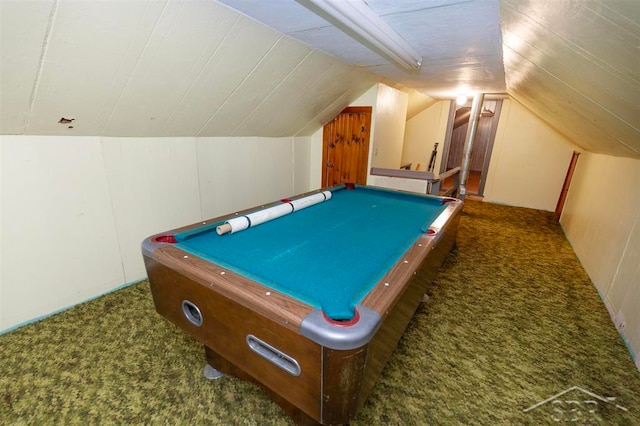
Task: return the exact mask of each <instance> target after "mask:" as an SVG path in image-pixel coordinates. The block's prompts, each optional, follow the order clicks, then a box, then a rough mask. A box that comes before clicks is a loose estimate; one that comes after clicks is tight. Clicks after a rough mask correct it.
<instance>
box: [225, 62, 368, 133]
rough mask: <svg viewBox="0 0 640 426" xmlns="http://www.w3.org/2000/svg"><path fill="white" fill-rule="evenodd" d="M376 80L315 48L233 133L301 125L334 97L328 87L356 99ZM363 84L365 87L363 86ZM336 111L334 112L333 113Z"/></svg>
mask: <svg viewBox="0 0 640 426" xmlns="http://www.w3.org/2000/svg"><path fill="white" fill-rule="evenodd" d="M374 82H375V80H374V79H373V77H372V76H370V75H368V74H367V73H366V72H364V71H361V70H358V69H356V68H354V67H351V66H349V65H348V64H346V63H344V62H341V61H339V60H337V59H335V58H331V57H330V56H327V55H326V54H325V53H322V52H318V51H314V52H312V54H310V55H308V56H307V57H305V59H304V60H303V61H302V62H300V64H299V65H298V66H297V67H296V68H295V70H293V72H291V74H289V75H288V76H287V77H286V78H285V79H284V80H283V81H282V82H281V84H279V85H278V86H277V87H276V88H275V89H274V90H273V92H271V93H270V94H269V95H268V96H267V97H265V98H264V100H263V101H262V102H261V103H260V105H258V107H257V108H255V109H254V110H253V111H252V112H251V113H249V114H248V115H247V117H246V119H245V120H244V121H243V122H242V123H241V124H240V126H238V128H237V129H235V130H234V133H233V135H234V136H246V135H248V134H250V132H252V131H253V130H252V129H254V128H255V127H262V128H263V129H274V130H275V129H282V127H283V126H293V127H295V128H296V129H301V128H303V127H305V126H306V125H307V124H308V123H309V120H313V119H317V117H316V115H317V112H319V111H322V110H323V109H324V108H325V106H326V102H327V98H329V102H332V101H333V98H330V97H329V96H328V95H327V93H326V91H327V90H328V87H338V89H336V92H337V93H347V94H349V96H348V98H351V99H355V98H356V97H357V96H358V95H359V94H360V93H362V92H363V91H364V90H366V88H367V87H370V86H371V85H372V84H373V83H374ZM363 84H364V85H366V87H363ZM348 103H349V101H348V100H345V103H344V104H343V105H342V106H341V107H340V108H337V112H340V109H342V108H344V107H345V106H346V105H348ZM337 112H334V115H335V114H337ZM330 118H331V117H329V118H328V119H330ZM328 119H327V120H325V121H328ZM322 124H323V122H320V123H319V126H322ZM278 133H279V132H278V131H275V133H274V134H267V136H276V135H278Z"/></svg>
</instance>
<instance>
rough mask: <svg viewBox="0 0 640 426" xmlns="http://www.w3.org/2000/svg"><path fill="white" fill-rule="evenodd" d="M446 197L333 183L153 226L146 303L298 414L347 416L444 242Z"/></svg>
mask: <svg viewBox="0 0 640 426" xmlns="http://www.w3.org/2000/svg"><path fill="white" fill-rule="evenodd" d="M462 205H463V203H462V202H461V201H460V200H457V199H454V198H448V197H436V196H431V195H422V194H413V193H407V192H400V191H394V190H388V189H382V188H376V187H371V186H363V185H354V184H344V185H338V186H336V187H332V188H325V189H321V190H318V191H312V192H309V193H305V194H301V195H299V196H295V197H291V198H287V199H283V200H279V201H277V202H274V203H271V204H267V205H263V206H259V207H256V208H253V209H248V210H244V211H242V212H237V213H232V214H229V215H225V216H221V217H218V218H215V219H212V220H208V221H204V222H200V223H196V224H193V225H189V226H186V227H182V228H178V229H176V230H172V231H168V232H162V233H160V234H156V235H153V236H151V237H149V238H147V239H145V240H144V242H143V243H142V253H143V257H144V261H145V267H146V270H147V274H148V278H149V282H150V286H151V291H152V295H153V300H154V304H155V307H156V310H157V312H158V313H159V314H161V315H162V316H164V317H166V318H167V319H168V320H169V321H171V322H173V323H174V324H176V325H177V326H178V327H180V328H181V329H182V330H184V331H185V332H187V333H188V334H190V335H191V336H193V337H195V338H196V339H197V340H198V341H200V342H202V343H203V345H204V348H205V356H206V359H207V363H208V365H209V366H211V367H213V368H215V369H216V370H218V371H220V372H222V373H226V374H231V375H234V376H236V377H240V378H242V379H245V380H251V381H253V382H256V383H258V384H260V385H261V386H263V387H264V389H265V390H266V392H267V393H268V394H269V395H270V396H271V398H272V399H273V400H274V401H276V402H277V403H278V404H280V405H281V406H282V408H283V409H284V410H285V412H286V413H287V414H288V415H289V416H291V418H292V419H293V420H294V421H295V422H296V423H298V424H344V423H348V422H349V421H350V420H352V419H354V417H355V416H356V413H357V411H358V409H359V408H360V407H361V405H362V404H363V403H364V401H365V399H366V397H367V395H368V394H369V392H370V391H371V389H372V388H373V386H374V384H375V382H376V381H377V379H378V377H379V375H380V374H381V372H382V370H383V368H384V365H385V364H386V362H387V360H388V359H389V357H390V356H391V353H392V352H393V350H394V348H395V347H396V345H397V343H398V341H399V340H400V337H401V336H402V333H403V332H404V330H405V328H406V326H407V325H408V323H409V321H410V320H411V318H412V316H413V314H414V313H415V310H416V308H417V307H418V305H419V303H420V301H421V299H422V297H423V295H424V292H425V289H426V286H427V284H428V283H429V282H430V281H431V280H432V279H433V278H434V277H435V275H436V273H437V271H438V269H439V267H440V265H441V263H442V261H443V260H444V258H445V256H446V255H447V253H448V252H449V250H450V249H451V248H452V246H453V244H454V243H455V236H456V231H457V224H458V220H459V217H460V212H461V211H462Z"/></svg>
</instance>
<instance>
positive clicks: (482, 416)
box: [0, 202, 640, 425]
mask: <svg viewBox="0 0 640 426" xmlns="http://www.w3.org/2000/svg"><path fill="white" fill-rule="evenodd" d="M428 295H429V299H428V300H427V302H426V303H424V304H423V305H422V306H420V308H419V309H418V312H417V313H416V315H415V317H414V319H413V321H412V322H411V324H410V325H409V328H408V330H407V331H406V333H405V334H404V336H403V338H402V340H401V342H400V344H399V346H398V348H397V349H396V351H395V353H394V355H393V356H392V358H391V360H390V362H389V364H388V365H387V367H386V369H385V371H384V372H383V375H382V377H381V379H380V380H379V381H378V383H377V385H376V386H375V387H374V389H373V392H372V394H371V395H370V396H369V398H368V400H367V401H366V403H365V406H364V407H363V409H362V410H361V411H360V413H359V416H358V419H357V420H356V421H355V422H353V424H355V425H379V424H381V425H382V424H383V425H423V424H481V425H495V424H545V423H548V424H556V423H558V422H561V423H563V422H566V423H576V422H577V423H596V424H597V423H600V424H629V425H631V424H640V373H639V372H638V370H637V369H636V367H635V365H634V363H633V361H632V359H631V356H630V354H629V351H628V350H627V348H626V346H625V344H624V342H623V340H622V339H621V337H620V336H619V334H618V333H617V331H616V330H615V328H614V326H613V324H612V322H611V320H610V318H609V315H608V313H607V311H606V309H605V307H604V305H603V303H602V302H601V300H600V298H599V296H598V294H597V292H596V290H595V289H594V287H593V285H592V284H591V282H590V281H589V279H588V277H587V276H586V274H585V272H584V270H583V269H582V267H581V266H580V264H579V262H578V260H577V258H576V257H575V255H574V253H573V251H572V250H571V247H570V245H569V244H568V242H567V241H566V239H565V238H564V236H563V234H562V231H561V229H560V227H559V225H558V224H557V222H556V221H555V218H554V216H553V214H552V213H546V212H539V211H534V210H528V209H519V208H512V207H506V206H498V205H491V204H488V203H479V202H467V203H466V205H465V209H464V212H463V217H462V219H461V222H460V228H459V234H458V244H457V248H456V249H455V251H454V252H452V253H451V254H450V256H449V257H448V258H447V260H446V262H445V265H444V266H443V268H442V270H441V272H440V274H439V276H438V279H437V282H435V283H433V285H431V287H430V288H429V290H428ZM203 365H204V354H203V349H202V347H201V345H200V344H198V343H197V342H195V341H194V340H193V339H191V338H190V337H188V336H186V335H185V334H184V333H182V332H181V331H180V330H178V329H177V328H176V327H174V326H173V325H171V324H170V323H168V322H167V321H166V320H164V319H163V318H162V317H160V316H159V315H158V314H156V313H155V311H154V308H153V303H152V300H151V295H150V292H149V287H148V284H147V283H146V282H142V283H139V284H136V285H133V286H130V287H128V288H125V289H123V290H120V291H117V292H115V293H112V294H109V295H106V296H104V297H101V298H99V299H96V300H93V301H91V302H88V303H85V304H83V305H80V306H77V307H74V308H72V309H70V310H68V311H66V312H63V313H61V314H58V315H55V316H53V317H50V318H47V319H45V320H43V321H40V322H38V323H34V324H31V325H27V326H24V327H22V328H20V329H18V330H15V331H12V332H10V333H6V334H4V335H1V336H0V424H8V425H14V424H16V425H18V424H29V425H49V424H64V425H68V424H83V425H84V424H171V425H181V424H188V425H200V424H210V425H235V424H238V425H272V424H274V425H275V424H277V425H286V424H290V422H289V420H288V419H287V417H286V416H285V415H284V414H283V413H282V411H281V410H280V408H279V407H278V406H277V405H276V404H275V403H272V402H271V401H270V400H269V398H267V397H266V395H265V394H264V393H263V391H262V390H261V389H260V388H259V387H257V386H255V385H252V384H249V383H246V382H242V381H240V380H238V379H235V378H232V377H223V378H222V379H219V380H216V381H208V380H206V379H205V378H204V377H203V375H202V367H203ZM563 391H567V392H566V393H563V394H562V395H558V394H561V393H562V392H563ZM555 395H558V396H557V397H556V398H555V399H552V400H550V401H548V402H546V403H544V404H540V405H538V406H536V404H538V403H541V402H543V401H545V400H546V399H548V398H551V397H553V396H555ZM607 398H609V399H607ZM611 398H615V399H611Z"/></svg>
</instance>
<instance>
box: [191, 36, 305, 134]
mask: <svg viewBox="0 0 640 426" xmlns="http://www.w3.org/2000/svg"><path fill="white" fill-rule="evenodd" d="M311 53H312V49H311V48H310V47H308V46H305V45H303V44H301V43H298V42H296V41H295V40H293V39H291V38H289V37H282V38H280V39H279V40H278V42H277V43H276V44H275V45H274V46H273V48H272V49H271V50H270V51H269V54H268V55H265V56H264V57H263V59H262V60H261V62H260V63H259V64H258V65H257V66H256V68H255V69H254V70H253V71H252V72H251V74H249V75H248V76H247V78H246V79H245V80H244V81H243V82H242V84H241V85H240V86H238V87H237V88H236V90H235V91H234V93H233V95H232V96H229V97H228V98H227V99H226V100H225V102H224V103H223V104H222V105H221V106H220V107H219V108H218V109H217V110H216V111H215V112H213V114H212V116H211V118H209V120H208V121H207V123H206V125H205V126H204V127H203V128H202V129H201V130H200V134H204V135H210V136H225V135H232V134H236V132H235V130H236V129H237V128H238V127H239V125H240V124H241V123H242V122H243V121H245V119H246V117H247V116H248V115H250V114H252V113H253V111H254V110H255V109H256V108H258V107H259V106H260V104H261V103H262V102H263V101H264V100H265V99H267V97H268V96H269V95H270V94H271V93H272V92H273V91H274V90H276V89H277V87H278V86H280V85H282V84H283V83H284V82H285V81H286V80H287V78H288V76H289V74H291V73H292V72H294V70H295V69H296V67H297V66H298V65H299V64H300V63H301V62H303V61H304V60H305V58H306V57H307V56H309V55H310V54H311ZM284 84H285V86H286V83H284ZM290 96H292V97H293V96H295V93H294V92H291V93H290ZM246 131H247V134H249V135H251V134H254V133H253V130H252V129H251V127H249V128H247V130H246Z"/></svg>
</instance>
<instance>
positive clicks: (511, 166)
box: [484, 100, 576, 211]
mask: <svg viewBox="0 0 640 426" xmlns="http://www.w3.org/2000/svg"><path fill="white" fill-rule="evenodd" d="M575 149H576V148H575V146H573V145H572V144H571V142H570V141H568V140H567V139H566V138H564V137H563V136H562V135H560V134H559V133H558V132H556V131H555V130H553V129H552V128H550V127H549V126H547V125H546V124H545V123H544V122H542V121H541V120H540V119H538V118H537V117H535V116H534V115H533V114H531V113H530V112H529V111H528V110H526V109H525V108H523V107H522V106H521V105H520V104H518V103H517V102H514V101H511V100H504V101H503V104H502V111H501V113H500V121H499V122H498V130H497V132H496V137H495V142H494V145H493V152H492V154H491V162H490V164H489V171H488V172H487V180H486V185H485V191H484V200H485V201H489V202H496V203H504V204H509V205H512V206H520V207H528V208H533V209H537V210H546V211H554V210H555V208H556V205H557V203H558V198H559V196H560V191H561V190H562V184H563V183H564V178H565V176H566V174H567V169H568V167H569V163H570V161H571V156H572V154H573V151H574V150H575Z"/></svg>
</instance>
